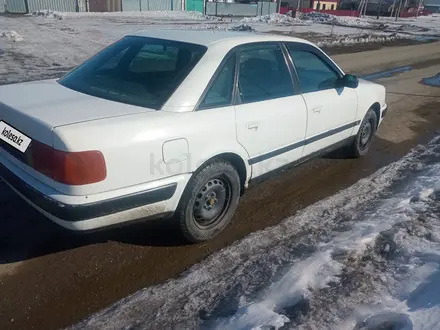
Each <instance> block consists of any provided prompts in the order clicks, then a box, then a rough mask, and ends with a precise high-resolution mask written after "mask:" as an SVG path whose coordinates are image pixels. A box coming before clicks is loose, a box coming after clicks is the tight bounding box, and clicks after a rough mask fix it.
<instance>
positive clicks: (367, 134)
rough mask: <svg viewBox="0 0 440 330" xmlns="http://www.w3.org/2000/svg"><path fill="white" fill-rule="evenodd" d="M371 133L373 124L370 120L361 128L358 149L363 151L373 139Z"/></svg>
mask: <svg viewBox="0 0 440 330" xmlns="http://www.w3.org/2000/svg"><path fill="white" fill-rule="evenodd" d="M373 132H374V130H373V122H372V120H371V119H370V120H368V121H367V122H366V123H365V124H364V125H363V126H362V127H361V136H360V141H359V147H360V149H361V150H365V149H366V148H367V147H368V145H369V144H370V142H371V139H372V138H373Z"/></svg>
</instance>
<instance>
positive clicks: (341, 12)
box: [301, 8, 360, 17]
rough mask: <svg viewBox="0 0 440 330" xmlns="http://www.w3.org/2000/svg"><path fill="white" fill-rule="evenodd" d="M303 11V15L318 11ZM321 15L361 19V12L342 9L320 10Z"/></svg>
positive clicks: (310, 9) (305, 9) (311, 9)
mask: <svg viewBox="0 0 440 330" xmlns="http://www.w3.org/2000/svg"><path fill="white" fill-rule="evenodd" d="M301 11H302V12H303V13H310V12H312V11H317V10H316V9H313V8H302V9H301ZM319 12H320V13H324V14H330V15H335V16H353V17H359V16H360V11H359V10H342V9H337V10H320V11H319Z"/></svg>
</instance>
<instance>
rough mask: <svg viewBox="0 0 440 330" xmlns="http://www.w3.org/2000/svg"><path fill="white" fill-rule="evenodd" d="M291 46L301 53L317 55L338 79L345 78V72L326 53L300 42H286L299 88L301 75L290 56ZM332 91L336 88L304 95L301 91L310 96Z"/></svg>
mask: <svg viewBox="0 0 440 330" xmlns="http://www.w3.org/2000/svg"><path fill="white" fill-rule="evenodd" d="M289 45H292V46H293V47H294V50H299V51H306V52H309V53H312V54H314V55H316V56H317V57H318V58H319V59H321V60H322V61H323V62H324V63H325V64H326V65H327V66H328V67H329V68H330V69H331V70H333V72H334V73H336V75H337V76H338V78H342V77H343V76H344V72H342V71H341V69H339V68H338V67H337V66H336V65H335V63H333V61H332V60H331V59H330V57H329V56H328V55H327V54H326V53H324V52H323V51H322V50H321V49H319V48H317V47H314V46H312V45H308V44H304V43H300V42H284V47H285V48H286V51H287V53H288V55H289V60H290V63H291V65H292V67H293V69H294V71H295V75H296V79H297V80H298V84H299V87H300V88H301V81H300V79H299V75H298V71H297V69H296V66H295V61H294V59H293V58H292V56H291V55H290V52H289ZM330 89H334V88H326V89H322V90H318V91H313V92H306V93H303V92H302V91H301V94H308V93H316V92H319V91H326V90H330Z"/></svg>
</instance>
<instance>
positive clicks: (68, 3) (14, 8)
mask: <svg viewBox="0 0 440 330" xmlns="http://www.w3.org/2000/svg"><path fill="white" fill-rule="evenodd" d="M0 3H1V5H0V12H8V13H13V14H24V13H26V12H28V11H29V12H33V11H36V10H40V9H51V10H56V11H62V12H66V11H70V12H75V11H85V10H86V8H85V0H6V2H5V3H4V4H3V0H0ZM2 6H3V11H2Z"/></svg>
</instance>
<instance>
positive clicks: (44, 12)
mask: <svg viewBox="0 0 440 330" xmlns="http://www.w3.org/2000/svg"><path fill="white" fill-rule="evenodd" d="M32 16H42V17H44V18H52V19H64V17H65V13H60V12H57V11H53V10H50V9H40V10H36V11H34V12H33V13H32Z"/></svg>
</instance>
